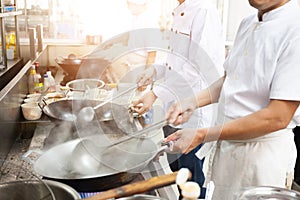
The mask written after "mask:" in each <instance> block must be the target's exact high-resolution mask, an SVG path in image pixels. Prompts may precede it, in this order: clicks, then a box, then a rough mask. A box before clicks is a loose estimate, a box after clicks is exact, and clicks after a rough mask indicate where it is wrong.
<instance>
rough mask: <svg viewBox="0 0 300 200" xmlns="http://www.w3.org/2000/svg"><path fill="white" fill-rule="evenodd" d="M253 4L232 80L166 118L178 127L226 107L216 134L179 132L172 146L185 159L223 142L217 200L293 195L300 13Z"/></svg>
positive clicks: (229, 66) (228, 65)
mask: <svg viewBox="0 0 300 200" xmlns="http://www.w3.org/2000/svg"><path fill="white" fill-rule="evenodd" d="M249 3H250V5H251V6H253V7H254V8H256V9H257V10H258V13H257V14H255V15H252V16H249V17H247V18H245V19H244V20H243V21H242V22H241V25H240V27H239V30H238V32H237V36H236V39H235V42H234V46H233V48H232V50H231V52H230V54H229V56H228V58H227V60H226V61H225V64H224V68H225V72H226V75H225V76H224V77H223V78H221V79H220V80H219V81H217V82H215V83H214V84H212V85H211V86H210V87H209V88H208V89H205V90H203V91H201V92H200V93H198V94H197V96H196V99H195V98H187V99H186V100H185V101H181V102H177V103H175V104H173V105H172V107H171V108H170V110H169V112H168V113H167V116H166V117H167V119H168V120H169V122H170V123H174V124H180V123H183V122H184V121H186V120H188V118H189V116H190V115H189V112H185V111H191V110H194V109H195V108H197V107H202V106H204V105H208V104H210V103H214V102H219V104H221V105H222V106H220V110H219V112H218V113H219V114H220V115H219V117H218V120H217V125H216V126H212V127H210V128H200V129H185V130H180V131H177V132H176V133H174V134H173V135H171V136H169V137H168V138H167V139H166V141H171V140H173V141H175V143H174V148H179V149H180V150H181V151H182V152H184V153H188V152H190V151H191V150H192V149H193V148H195V147H196V146H198V145H199V144H201V143H203V142H208V141H215V140H217V141H218V142H217V146H216V151H215V154H214V157H212V160H211V166H210V170H209V174H210V176H211V177H207V180H212V181H214V184H215V192H214V195H213V199H217V200H232V199H234V195H236V194H237V193H238V192H240V191H241V189H243V188H245V187H249V186H278V187H290V186H291V182H292V178H293V175H292V173H293V170H294V166H295V160H296V149H295V144H294V140H293V139H294V137H293V133H292V128H293V127H295V124H293V117H294V114H295V111H296V109H297V107H298V106H299V102H300V87H299V86H300V79H299V75H300V67H299V58H300V21H299V20H297V19H300V8H299V6H298V4H297V0H274V1H269V0H249ZM196 102H197V103H196ZM190 140H192V142H190Z"/></svg>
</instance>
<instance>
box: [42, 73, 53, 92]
mask: <svg viewBox="0 0 300 200" xmlns="http://www.w3.org/2000/svg"><path fill="white" fill-rule="evenodd" d="M50 86H51V83H50V79H49V77H48V74H44V87H43V92H45V91H46V90H47V89H48V88H49V89H48V91H49V90H50Z"/></svg>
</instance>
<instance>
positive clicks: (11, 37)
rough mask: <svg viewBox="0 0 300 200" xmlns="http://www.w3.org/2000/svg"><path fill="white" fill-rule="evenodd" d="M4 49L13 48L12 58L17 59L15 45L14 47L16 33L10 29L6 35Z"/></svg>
mask: <svg viewBox="0 0 300 200" xmlns="http://www.w3.org/2000/svg"><path fill="white" fill-rule="evenodd" d="M6 50H8V51H10V50H13V59H17V47H16V33H15V31H10V32H9V33H8V34H7V35H6Z"/></svg>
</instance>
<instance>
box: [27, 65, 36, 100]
mask: <svg viewBox="0 0 300 200" xmlns="http://www.w3.org/2000/svg"><path fill="white" fill-rule="evenodd" d="M35 75H36V71H35V66H34V65H31V68H30V73H29V77H28V91H29V93H30V94H32V93H35V80H34V77H35Z"/></svg>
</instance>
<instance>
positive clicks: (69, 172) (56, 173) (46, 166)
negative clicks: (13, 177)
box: [33, 134, 160, 192]
mask: <svg viewBox="0 0 300 200" xmlns="http://www.w3.org/2000/svg"><path fill="white" fill-rule="evenodd" d="M105 135H107V134H105ZM87 138H88V139H91V140H92V141H101V139H103V136H100V135H95V136H88V137H87ZM144 140H145V144H147V146H145V148H143V149H144V150H143V151H144V152H142V154H139V156H136V155H135V154H129V155H132V156H127V157H126V158H127V162H126V163H124V162H123V163H122V162H121V161H122V160H123V158H121V160H119V158H116V157H113V159H114V161H115V162H119V164H120V165H125V166H124V167H123V168H124V169H127V170H124V171H122V172H120V171H118V170H115V169H113V168H111V167H108V166H106V165H104V164H102V163H99V165H98V168H97V171H96V172H95V173H90V174H84V172H83V173H78V172H76V170H74V168H73V166H72V162H71V159H72V153H73V151H74V149H75V147H76V145H77V144H78V143H79V142H80V141H81V139H75V140H71V141H68V142H65V143H62V144H59V145H56V146H54V147H52V148H50V149H49V150H47V151H45V152H44V153H43V154H42V155H41V156H40V157H39V158H37V160H36V161H35V162H33V169H34V171H35V172H36V173H37V174H39V175H41V176H43V177H44V178H45V179H50V180H54V181H59V182H62V183H65V184H67V185H70V186H71V187H73V188H74V189H75V190H77V191H80V192H95V191H102V190H107V189H111V188H114V187H118V186H120V185H124V184H126V183H128V182H129V181H131V180H132V179H133V178H135V177H136V175H137V172H140V171H141V170H142V169H144V168H145V167H146V166H147V165H148V164H149V162H151V161H152V160H153V158H155V157H156V156H157V154H159V153H160V152H159V150H160V149H159V147H158V146H157V145H156V144H155V143H154V142H153V141H152V140H151V139H144ZM130 141H131V143H130V142H128V143H127V142H125V143H122V145H121V144H120V145H121V146H120V148H122V149H126V148H127V149H129V150H128V151H130V145H132V144H133V143H132V141H134V140H130ZM134 142H136V141H134ZM131 161H132V162H133V164H130V163H131ZM129 164H130V165H129ZM128 165H129V167H131V166H133V167H132V168H131V169H129V168H128Z"/></svg>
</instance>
